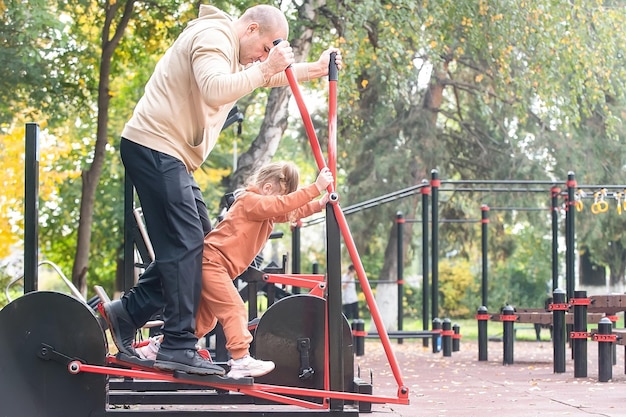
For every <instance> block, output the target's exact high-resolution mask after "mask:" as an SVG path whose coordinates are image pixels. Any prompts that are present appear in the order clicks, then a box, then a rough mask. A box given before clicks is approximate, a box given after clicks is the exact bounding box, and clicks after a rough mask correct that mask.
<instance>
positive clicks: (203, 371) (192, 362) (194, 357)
mask: <svg viewBox="0 0 626 417" xmlns="http://www.w3.org/2000/svg"><path fill="white" fill-rule="evenodd" d="M154 368H156V369H159V370H161V371H182V372H186V373H188V374H196V375H224V374H225V373H226V371H225V370H224V368H222V367H221V366H219V365H215V364H213V363H211V362H210V361H208V360H206V359H204V358H203V357H202V356H200V355H199V354H198V351H197V350H196V349H166V348H163V346H161V348H160V349H159V353H157V357H156V362H154Z"/></svg>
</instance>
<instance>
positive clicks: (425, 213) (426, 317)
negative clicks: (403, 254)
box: [421, 180, 430, 347]
mask: <svg viewBox="0 0 626 417" xmlns="http://www.w3.org/2000/svg"><path fill="white" fill-rule="evenodd" d="M422 184H428V180H423V181H422ZM421 190H422V191H421V192H422V330H428V322H429V321H430V319H429V314H428V304H429V303H428V292H429V287H430V285H429V279H428V270H429V267H428V260H429V258H428V196H429V195H430V187H423V188H421ZM422 346H424V347H428V338H427V337H425V338H423V339H422Z"/></svg>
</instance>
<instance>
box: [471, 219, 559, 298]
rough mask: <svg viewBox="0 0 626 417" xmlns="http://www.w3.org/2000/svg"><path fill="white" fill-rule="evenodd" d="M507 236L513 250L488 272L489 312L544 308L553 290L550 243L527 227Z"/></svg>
mask: <svg viewBox="0 0 626 417" xmlns="http://www.w3.org/2000/svg"><path fill="white" fill-rule="evenodd" d="M508 233H510V234H512V238H513V239H514V241H515V249H514V250H513V251H512V252H511V253H509V254H508V256H507V257H506V258H503V259H501V260H499V261H496V262H492V263H493V265H491V266H490V268H489V278H488V279H489V306H488V308H489V309H490V310H495V309H500V308H501V307H503V306H505V305H512V306H514V307H528V308H540V307H544V301H545V299H546V297H548V296H549V294H550V293H551V287H552V262H551V261H552V259H551V242H550V239H549V237H548V238H546V236H545V234H542V233H541V230H540V229H539V230H538V229H536V228H532V227H530V226H529V225H528V224H522V225H521V227H520V228H519V229H516V230H508ZM477 307H478V305H477V306H476V308H477Z"/></svg>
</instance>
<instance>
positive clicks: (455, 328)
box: [452, 323, 461, 352]
mask: <svg viewBox="0 0 626 417" xmlns="http://www.w3.org/2000/svg"><path fill="white" fill-rule="evenodd" d="M452 332H453V333H454V334H453V335H452V352H458V351H460V350H461V326H460V325H459V324H458V323H454V324H453V325H452Z"/></svg>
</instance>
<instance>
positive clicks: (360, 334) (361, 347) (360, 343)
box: [352, 319, 365, 356]
mask: <svg viewBox="0 0 626 417" xmlns="http://www.w3.org/2000/svg"><path fill="white" fill-rule="evenodd" d="M352 334H353V336H354V353H355V355H356V356H363V355H365V322H364V321H363V320H362V319H354V320H352Z"/></svg>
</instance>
